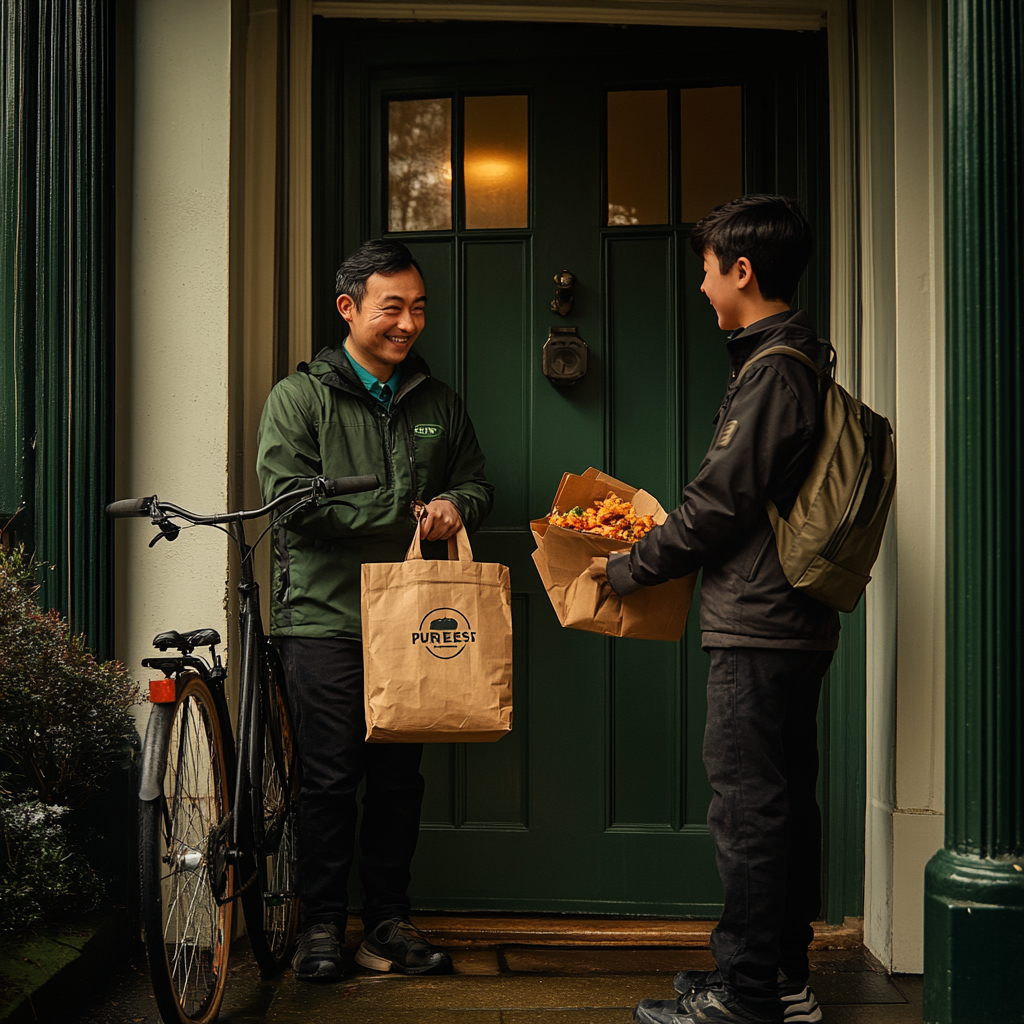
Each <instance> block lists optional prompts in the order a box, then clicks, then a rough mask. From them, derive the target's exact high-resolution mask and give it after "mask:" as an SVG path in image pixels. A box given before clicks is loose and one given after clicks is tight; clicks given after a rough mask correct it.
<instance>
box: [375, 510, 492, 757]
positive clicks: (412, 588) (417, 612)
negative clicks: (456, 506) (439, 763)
mask: <svg viewBox="0 0 1024 1024" xmlns="http://www.w3.org/2000/svg"><path fill="white" fill-rule="evenodd" d="M448 559H449V560H448V561H434V560H425V559H424V558H423V554H422V552H421V550H420V539H419V530H418V529H417V531H416V536H415V537H414V538H413V542H412V544H411V546H410V547H409V553H408V555H406V560H405V561H404V562H378V563H367V564H364V565H363V567H362V617H363V666H364V667H363V672H364V680H365V681H364V690H363V693H364V703H365V707H366V739H367V741H368V742H371V743H373V742H377V743H449V742H457V743H466V742H485V743H486V742H491V741H493V740H497V739H500V738H501V737H502V736H504V735H505V734H506V733H507V732H509V731H510V730H511V728H512V603H511V587H510V583H509V571H508V569H507V568H506V567H505V566H504V565H498V564H496V563H490V562H474V561H473V551H472V548H471V547H470V543H469V538H468V537H467V536H466V531H465V530H464V529H462V530H460V531H459V533H458V535H457V536H456V537H455V538H453V539H452V540H450V541H449V542H448Z"/></svg>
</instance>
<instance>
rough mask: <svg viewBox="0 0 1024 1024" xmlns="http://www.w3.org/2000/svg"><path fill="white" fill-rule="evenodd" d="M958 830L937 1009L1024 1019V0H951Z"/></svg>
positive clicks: (941, 872)
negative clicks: (1023, 617)
mask: <svg viewBox="0 0 1024 1024" xmlns="http://www.w3.org/2000/svg"><path fill="white" fill-rule="evenodd" d="M946 18H947V24H946V36H947V53H946V196H947V200H946V243H945V252H946V295H947V309H946V319H947V326H946V346H947V347H946V360H947V361H946V367H947V375H946V380H947V399H946V438H947V442H946V467H947V468H946V507H947V524H948V526H947V565H946V579H947V602H946V611H947V619H946V637H947V640H946V707H947V713H946V722H947V736H946V766H947V768H946V837H945V848H944V849H943V850H941V851H939V853H937V854H936V855H935V857H933V858H932V860H931V862H930V863H929V865H928V868H927V871H926V874H925V1020H926V1021H928V1022H931V1024H971V1022H974V1021H978V1022H982V1021H984V1022H985V1024H1004V1022H1006V1024H1009V1022H1011V1021H1012V1022H1014V1024H1020V1021H1021V1020H1022V1019H1024V642H1022V638H1024V624H1022V621H1021V612H1022V609H1024V601H1022V597H1024V586H1022V580H1024V529H1022V523H1024V500H1022V499H1024V473H1022V469H1021V451H1022V450H1024V402H1022V401H1021V389H1022V386H1024V372H1022V371H1024V366H1022V362H1024V359H1022V346H1024V299H1022V294H1021V293H1022V274H1024V216H1022V214H1024V6H1022V5H1021V4H1020V3H1019V0H947V2H946Z"/></svg>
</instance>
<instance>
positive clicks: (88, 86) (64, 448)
mask: <svg viewBox="0 0 1024 1024" xmlns="http://www.w3.org/2000/svg"><path fill="white" fill-rule="evenodd" d="M112 42H113V35H112V22H111V6H110V3H109V2H108V0H7V2H5V3H4V4H3V7H2V14H0V51H2V56H3V58H4V65H3V72H2V73H3V85H2V90H0V101H2V112H0V116H2V118H3V120H2V135H0V144H2V147H3V149H2V153H0V187H2V195H0V204H2V205H0V257H2V263H0V332H2V335H3V345H2V355H0V402H2V404H3V423H2V426H0V460H2V462H0V479H2V484H0V513H4V512H6V513H8V514H10V513H12V512H14V511H16V510H17V509H18V508H20V509H21V511H20V512H19V514H18V516H17V518H16V520H15V522H14V526H13V530H12V533H13V534H14V536H15V538H17V539H20V540H22V541H24V542H25V543H26V544H28V546H29V547H30V548H31V549H32V550H34V552H35V554H36V557H37V558H38V559H39V560H40V561H41V562H44V563H47V564H48V565H49V566H51V567H52V568H49V569H48V570H47V571H45V572H44V573H42V578H41V582H42V592H41V595H40V596H41V599H42V601H43V603H44V604H45V605H46V606H48V607H52V608H57V609H58V610H60V611H61V612H64V613H65V614H67V615H68V616H69V617H70V619H71V622H72V625H73V626H74V628H75V629H76V630H77V631H80V632H84V633H85V634H86V636H87V638H88V641H89V643H90V646H92V647H93V648H96V649H98V650H100V651H102V652H108V651H109V648H110V640H111V637H110V628H111V625H110V580H109V576H110V565H109V561H110V558H109V528H108V526H107V524H106V523H105V521H104V519H103V516H102V506H103V504H104V502H106V501H108V500H109V499H110V480H111V444H110V424H111V421H112V417H111V410H110V396H111V393H112V386H111V385H112V377H113V366H112V361H111V354H112V344H111V337H110V333H111V318H110V306H111V303H110V282H111V279H112V278H111V270H112V267H111V263H112V258H113V252H112V244H111V238H112V236H111V231H110V211H111V210H112V186H113V159H112V157H113V153H112V149H111V145H110V143H111V132H110V130H109V126H108V112H109V110H110V96H111V85H112V83H111V72H110V69H111V67H112V61H111V57H112V54H111V47H112Z"/></svg>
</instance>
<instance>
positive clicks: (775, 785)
mask: <svg viewBox="0 0 1024 1024" xmlns="http://www.w3.org/2000/svg"><path fill="white" fill-rule="evenodd" d="M691 245H692V246H693V249H694V251H695V252H696V253H697V254H698V255H700V256H702V257H703V259H704V270H705V277H704V282H703V284H702V286H701V291H702V292H703V293H704V294H705V295H706V296H707V297H708V300H709V301H710V302H711V305H712V306H713V307H714V310H715V312H716V313H717V315H718V326H719V327H720V328H721V329H722V330H725V331H729V332H730V334H729V336H728V349H729V359H730V369H729V384H728V387H727V389H726V392H725V398H724V400H723V402H722V406H721V408H720V410H719V413H718V416H717V418H716V420H715V423H716V424H717V429H716V432H715V436H714V439H713V440H712V442H711V448H710V449H709V451H708V454H707V456H706V457H705V459H704V462H703V464H702V465H701V467H700V471H699V472H698V474H697V476H696V478H695V479H694V480H693V481H691V482H690V483H689V484H688V485H687V487H686V489H685V490H684V492H683V501H682V504H681V505H680V506H679V508H677V509H676V510H675V511H674V512H673V513H672V514H671V515H670V516H669V517H668V519H667V521H666V522H665V524H664V525H663V526H661V527H658V528H657V529H655V530H653V531H652V532H651V533H650V534H649V535H648V536H646V537H645V538H643V539H642V540H640V541H638V542H637V543H636V544H635V545H634V546H633V548H632V549H631V551H630V552H626V553H616V554H613V555H612V556H611V557H610V558H609V559H607V560H606V559H595V560H594V562H593V564H592V566H591V570H590V571H591V574H592V575H593V576H594V577H595V578H597V579H599V580H605V579H607V580H608V582H609V583H610V585H611V587H612V589H613V590H615V592H616V593H619V594H628V593H631V592H633V591H635V590H638V589H639V588H640V587H641V586H654V585H656V584H658V583H663V582H665V581H666V580H669V579H675V578H678V577H680V576H685V575H687V574H689V573H691V572H694V571H696V570H697V569H700V568H702V569H703V578H702V582H701V630H702V646H703V647H704V649H705V650H707V651H708V652H709V654H710V658H711V669H710V674H709V677H708V688H707V694H708V717H707V729H706V732H705V738H704V764H705V767H706V768H707V772H708V778H709V780H710V782H711V786H712V790H713V793H714V795H713V798H712V801H711V807H710V809H709V810H708V827H709V829H710V831H711V835H712V838H713V840H714V843H715V856H716V860H717V864H718V870H719V873H720V875H721V877H722V883H723V886H724V889H725V904H724V907H723V910H722V917H721V920H720V921H719V923H718V926H717V927H716V928H715V930H714V932H713V933H712V936H711V949H712V952H713V953H714V956H715V962H716V964H717V970H715V971H711V972H706V971H684V972H683V973H682V974H680V975H678V976H677V978H676V991H677V994H678V998H677V999H673V1000H644V1001H643V1002H641V1003H640V1004H639V1005H638V1006H637V1008H636V1011H635V1013H634V1019H635V1020H637V1021H639V1022H641V1024H684V1022H691V1021H701V1022H705V1021H735V1022H742V1024H775V1022H778V1021H782V1019H783V1016H785V1018H786V1019H787V1020H788V1021H790V1022H791V1024H795V1022H797V1021H809V1022H813V1021H818V1020H820V1019H821V1011H820V1009H819V1008H818V1005H817V1001H816V1000H815V998H814V993H813V992H812V991H811V989H810V988H809V986H808V985H807V980H808V976H809V967H808V962H807V948H808V946H809V944H810V940H811V938H812V937H813V929H812V927H811V922H812V921H813V920H815V918H816V917H817V915H818V913H819V911H820V909H821V885H820V866H819V865H820V858H821V814H820V811H819V809H818V805H817V802H816V798H815V782H816V780H817V774H818V750H817V732H816V724H815V723H816V719H815V716H816V712H817V706H818V696H819V693H820V689H821V682H822V678H823V676H824V675H825V672H826V671H827V669H828V666H829V663H830V662H831V660H832V656H833V652H834V651H835V648H836V646H837V644H838V640H839V617H838V615H837V613H836V612H835V611H833V610H832V609H831V608H828V607H827V606H826V605H824V604H821V603H820V602H818V601H816V600H814V599H813V598H811V597H808V596H807V595H806V594H804V593H803V592H801V591H798V590H795V589H794V588H793V587H792V586H790V584H789V582H788V581H787V579H786V577H785V575H784V574H783V571H782V566H781V564H780V562H779V557H778V551H777V548H776V545H775V540H774V536H773V532H772V527H771V523H770V521H769V518H768V513H767V511H766V509H765V503H766V502H767V501H769V500H771V501H774V502H775V504H776V506H777V507H778V509H779V511H780V513H781V514H782V516H783V517H786V516H787V515H788V514H789V511H790V508H791V507H792V504H793V501H794V499H795V497H796V494H797V492H798V490H799V489H800V485H801V484H802V483H803V481H804V479H805V478H806V476H807V473H808V471H809V468H810V463H811V461H812V459H813V456H814V452H815V447H816V444H817V440H818V435H819V421H820V413H821V407H820V405H819V393H818V379H817V376H816V375H815V374H814V373H813V372H812V371H811V369H810V368H809V367H807V366H805V365H804V364H803V363H801V362H799V361H797V360H795V359H793V358H791V357H788V356H785V355H772V356H767V357H765V358H763V359H760V360H758V361H757V362H756V363H754V364H753V365H752V366H751V368H750V369H749V370H748V371H747V372H746V373H745V374H742V375H741V374H740V370H741V368H742V367H743V365H744V364H745V363H746V361H747V360H748V359H750V357H751V356H753V355H755V354H756V353H757V352H759V351H762V350H764V349H767V348H769V347H771V346H773V345H787V346H790V347H792V348H796V349H799V350H800V351H801V352H804V353H806V354H807V355H808V356H810V357H811V358H812V359H814V360H815V361H816V362H817V363H818V365H819V366H824V365H825V358H826V353H827V347H826V346H824V345H822V344H821V343H820V342H819V341H818V339H817V336H816V334H815V332H814V331H813V329H812V328H811V325H810V322H809V320H808V319H807V316H806V315H805V314H804V313H802V312H792V311H791V310H790V307H789V304H790V301H791V299H792V296H793V292H794V291H795V290H796V285H797V282H798V281H799V279H800V275H801V274H802V273H803V270H804V268H805V266H806V265H807V261H808V258H809V256H810V252H811V234H810V228H809V227H808V225H807V222H806V220H804V218H803V216H802V214H801V213H800V210H799V208H798V207H797V205H796V203H794V202H793V201H792V200H789V199H786V198H784V197H782V196H764V195H760V196H745V197H743V198H741V199H737V200H734V201H733V202H731V203H727V204H726V205H725V206H721V207H719V208H718V209H716V210H714V211H713V212H712V213H710V214H709V215H708V216H707V217H705V218H704V219H703V220H702V221H701V222H700V223H699V224H698V225H697V227H696V228H695V229H694V232H693V235H692V236H691Z"/></svg>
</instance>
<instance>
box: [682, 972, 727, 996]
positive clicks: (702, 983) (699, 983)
mask: <svg viewBox="0 0 1024 1024" xmlns="http://www.w3.org/2000/svg"><path fill="white" fill-rule="evenodd" d="M721 984H722V975H721V974H719V973H718V968H717V967H716V968H715V969H714V970H713V971H680V972H679V973H678V974H677V975H676V976H675V977H674V978H673V979H672V987H673V988H674V989H675V990H676V994H677V995H680V996H685V995H687V994H688V993H690V992H697V991H699V990H700V989H702V988H714V987H715V986H716V985H721Z"/></svg>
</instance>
